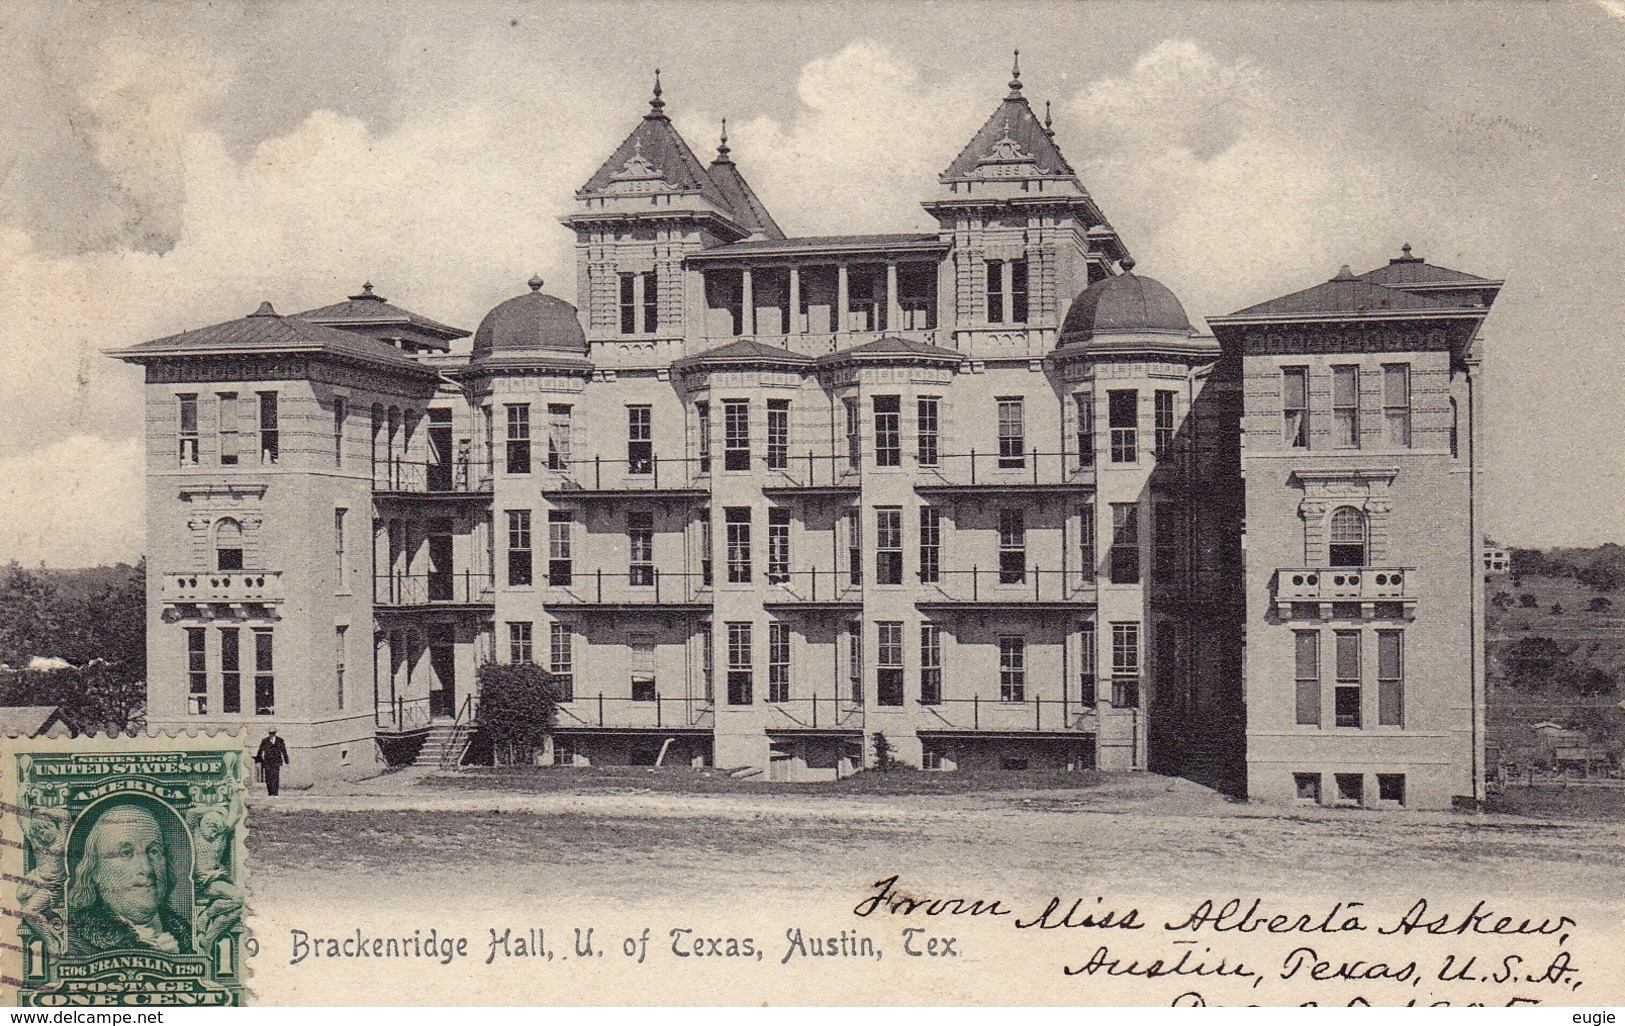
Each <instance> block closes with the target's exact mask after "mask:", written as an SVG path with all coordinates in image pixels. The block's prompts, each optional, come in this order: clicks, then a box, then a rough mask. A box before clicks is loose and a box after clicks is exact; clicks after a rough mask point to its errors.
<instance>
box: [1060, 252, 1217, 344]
mask: <svg viewBox="0 0 1625 1026" xmlns="http://www.w3.org/2000/svg"><path fill="white" fill-rule="evenodd" d="M1191 333H1192V329H1191V322H1190V318H1188V317H1186V316H1185V308H1184V307H1183V306H1181V305H1180V303H1179V300H1178V299H1176V298H1174V294H1173V292H1171V291H1170V290H1169V289H1168V286H1166V285H1164V284H1163V283H1162V282H1160V281H1157V280H1156V279H1155V278H1146V277H1144V276H1142V275H1138V274H1135V273H1134V261H1133V260H1130V259H1125V260H1124V261H1123V273H1122V274H1120V275H1118V276H1117V277H1115V278H1107V279H1105V280H1103V281H1097V282H1095V283H1094V284H1093V285H1091V286H1089V287H1088V288H1086V289H1084V290H1083V291H1082V292H1080V293H1078V296H1077V298H1076V299H1074V300H1072V306H1071V308H1070V309H1068V310H1067V312H1066V320H1065V322H1063V323H1062V325H1061V339H1060V344H1061V345H1063V346H1066V345H1079V344H1083V343H1087V342H1089V341H1090V340H1092V339H1094V338H1096V337H1097V336H1101V335H1146V334H1166V335H1177V336H1179V337H1181V338H1186V337H1189V336H1190V335H1191Z"/></svg>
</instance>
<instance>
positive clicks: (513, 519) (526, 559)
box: [508, 509, 551, 585]
mask: <svg viewBox="0 0 1625 1026" xmlns="http://www.w3.org/2000/svg"><path fill="white" fill-rule="evenodd" d="M549 516H551V514H549ZM508 583H509V584H510V585H526V584H529V583H531V559H530V510H528V509H510V510H508Z"/></svg>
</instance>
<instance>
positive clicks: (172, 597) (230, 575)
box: [163, 570, 282, 604]
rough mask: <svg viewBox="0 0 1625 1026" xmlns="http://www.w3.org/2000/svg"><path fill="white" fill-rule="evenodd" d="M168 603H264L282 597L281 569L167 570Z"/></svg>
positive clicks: (164, 586) (166, 592)
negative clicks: (170, 572)
mask: <svg viewBox="0 0 1625 1026" xmlns="http://www.w3.org/2000/svg"><path fill="white" fill-rule="evenodd" d="M163 600H164V602H165V604H177V603H210V602H218V603H261V604H270V603H276V602H281V601H282V571H280V570H217V571H214V572H212V573H183V574H165V575H164V582H163Z"/></svg>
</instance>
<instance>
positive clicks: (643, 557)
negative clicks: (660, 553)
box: [626, 510, 655, 588]
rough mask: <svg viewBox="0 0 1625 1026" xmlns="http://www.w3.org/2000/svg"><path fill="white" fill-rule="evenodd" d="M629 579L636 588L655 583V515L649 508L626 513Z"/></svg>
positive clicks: (627, 569)
mask: <svg viewBox="0 0 1625 1026" xmlns="http://www.w3.org/2000/svg"><path fill="white" fill-rule="evenodd" d="M626 549H627V564H626V573H627V581H628V583H629V584H630V585H631V586H632V587H634V588H652V587H654V583H655V515H654V514H653V513H650V512H649V511H647V510H631V511H629V512H628V513H627V514H626Z"/></svg>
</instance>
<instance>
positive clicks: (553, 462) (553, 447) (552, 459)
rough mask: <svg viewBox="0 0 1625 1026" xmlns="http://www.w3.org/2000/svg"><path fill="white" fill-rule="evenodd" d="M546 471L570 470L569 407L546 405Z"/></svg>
mask: <svg viewBox="0 0 1625 1026" xmlns="http://www.w3.org/2000/svg"><path fill="white" fill-rule="evenodd" d="M547 469H548V470H557V471H568V470H569V469H570V405H569V404H568V403H548V404H547Z"/></svg>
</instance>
